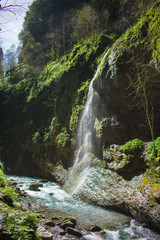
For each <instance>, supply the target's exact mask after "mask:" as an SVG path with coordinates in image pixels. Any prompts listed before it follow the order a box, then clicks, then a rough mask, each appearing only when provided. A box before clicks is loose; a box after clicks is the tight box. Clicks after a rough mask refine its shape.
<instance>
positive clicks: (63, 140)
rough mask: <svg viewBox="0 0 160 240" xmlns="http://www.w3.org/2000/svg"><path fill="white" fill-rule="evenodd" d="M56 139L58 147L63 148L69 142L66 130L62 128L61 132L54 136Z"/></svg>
mask: <svg viewBox="0 0 160 240" xmlns="http://www.w3.org/2000/svg"><path fill="white" fill-rule="evenodd" d="M56 141H57V143H58V146H59V147H62V148H64V147H65V146H66V145H67V143H69V142H70V135H69V133H67V131H66V130H64V131H63V132H60V133H59V134H58V136H57V137H56Z"/></svg>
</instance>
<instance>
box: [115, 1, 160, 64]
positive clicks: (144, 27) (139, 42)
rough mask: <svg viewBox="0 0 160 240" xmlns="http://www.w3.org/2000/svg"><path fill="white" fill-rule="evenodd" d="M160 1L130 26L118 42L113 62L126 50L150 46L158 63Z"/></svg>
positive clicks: (131, 50) (159, 57) (159, 56)
mask: <svg viewBox="0 0 160 240" xmlns="http://www.w3.org/2000/svg"><path fill="white" fill-rule="evenodd" d="M159 4H160V1H159V0H157V1H156V3H155V4H153V3H152V5H153V6H152V5H151V7H150V8H149V9H148V10H147V11H146V13H145V14H143V15H141V16H140V18H139V19H138V22H137V24H135V25H134V26H133V27H131V28H129V29H128V30H127V31H126V32H125V34H123V35H122V36H121V37H120V38H119V41H118V44H117V43H116V45H115V46H113V49H114V47H115V48H116V52H115V53H116V54H115V56H114V60H113V62H116V61H117V59H118V58H119V56H121V55H123V53H125V52H129V53H133V52H134V51H136V48H137V47H140V46H141V47H143V48H149V49H151V50H152V56H153V59H154V60H155V62H156V63H157V64H158V63H159V59H160V50H159V49H160V47H159V46H160V45H159V44H160V41H159V39H160V11H159Z"/></svg>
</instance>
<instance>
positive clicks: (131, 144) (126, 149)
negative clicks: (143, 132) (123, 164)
mask: <svg viewBox="0 0 160 240" xmlns="http://www.w3.org/2000/svg"><path fill="white" fill-rule="evenodd" d="M142 150H144V143H143V141H142V140H140V139H138V138H137V139H133V140H131V141H128V142H126V143H125V144H124V145H123V146H122V147H121V151H122V152H123V153H125V154H133V155H134V154H135V153H137V152H141V151H142Z"/></svg>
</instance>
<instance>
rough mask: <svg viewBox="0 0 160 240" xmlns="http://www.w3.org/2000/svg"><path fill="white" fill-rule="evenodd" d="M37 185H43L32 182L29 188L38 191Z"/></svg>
mask: <svg viewBox="0 0 160 240" xmlns="http://www.w3.org/2000/svg"><path fill="white" fill-rule="evenodd" d="M39 187H43V184H42V183H33V184H31V185H30V186H29V190H33V191H40V189H39Z"/></svg>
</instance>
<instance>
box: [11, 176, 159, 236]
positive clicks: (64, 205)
mask: <svg viewBox="0 0 160 240" xmlns="http://www.w3.org/2000/svg"><path fill="white" fill-rule="evenodd" d="M7 178H8V179H14V180H15V181H16V182H17V184H18V187H19V188H20V189H21V190H24V191H25V192H26V193H27V196H28V197H27V201H26V204H28V202H29V206H30V209H31V210H32V209H34V210H35V209H37V210H38V211H40V212H41V211H42V212H46V215H47V216H48V217H56V216H68V215H72V216H75V217H76V218H77V220H78V222H79V224H80V225H81V226H82V227H84V228H87V227H90V226H93V225H98V226H100V227H101V228H102V229H105V231H104V232H103V234H95V233H88V232H86V235H85V238H86V240H87V239H88V240H94V239H96V240H98V239H108V240H119V239H120V240H125V239H139V240H142V239H143V240H151V239H155V240H160V235H157V234H156V233H154V232H153V231H150V230H149V229H146V228H144V227H143V226H142V225H140V224H139V223H137V222H136V221H135V220H133V219H131V218H130V217H128V216H126V215H124V214H120V213H117V212H115V211H111V210H106V209H103V208H101V207H97V206H92V205H88V204H85V203H83V202H80V201H77V200H74V199H73V198H72V197H71V196H70V195H69V194H67V193H66V192H65V191H64V190H63V189H61V188H60V186H59V185H58V184H56V183H54V182H47V183H42V184H43V187H40V188H39V189H40V191H32V190H29V186H30V185H31V184H32V183H39V182H40V179H34V178H29V177H18V176H7Z"/></svg>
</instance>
